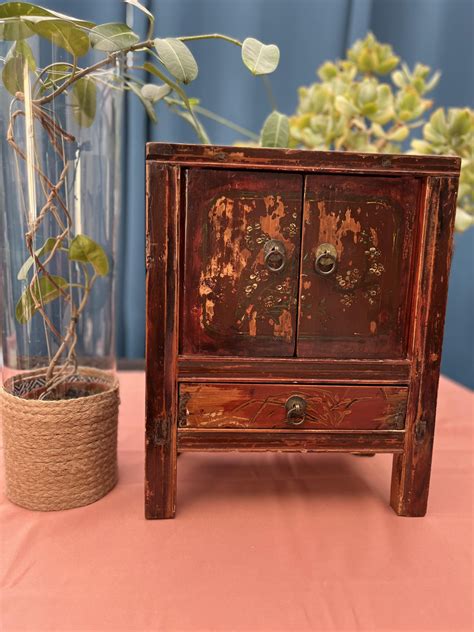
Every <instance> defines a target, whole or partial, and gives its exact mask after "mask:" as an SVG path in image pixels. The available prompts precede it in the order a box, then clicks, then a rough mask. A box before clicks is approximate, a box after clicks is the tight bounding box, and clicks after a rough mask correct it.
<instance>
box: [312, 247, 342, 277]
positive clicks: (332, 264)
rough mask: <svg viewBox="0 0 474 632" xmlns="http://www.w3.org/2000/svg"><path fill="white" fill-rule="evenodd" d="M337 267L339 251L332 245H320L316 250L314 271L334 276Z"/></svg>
mask: <svg viewBox="0 0 474 632" xmlns="http://www.w3.org/2000/svg"><path fill="white" fill-rule="evenodd" d="M336 265H337V250H336V249H335V247H334V246H333V245H332V244H320V245H319V246H318V248H317V250H316V259H315V261H314V269H315V271H316V272H317V273H318V274H322V275H323V276H326V275H328V274H332V273H333V272H334V270H335V269H336Z"/></svg>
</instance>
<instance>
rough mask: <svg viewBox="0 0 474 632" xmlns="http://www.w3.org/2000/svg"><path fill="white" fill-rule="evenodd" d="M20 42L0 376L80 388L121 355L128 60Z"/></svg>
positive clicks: (1, 172) (0, 231) (8, 77)
mask: <svg viewBox="0 0 474 632" xmlns="http://www.w3.org/2000/svg"><path fill="white" fill-rule="evenodd" d="M21 42H22V43H21V46H20V47H19V45H18V42H12V41H1V42H0V73H1V78H2V80H1V81H0V159H1V169H0V243H1V252H0V262H1V272H2V274H1V282H0V289H1V295H0V302H1V307H2V344H3V383H4V385H5V384H8V385H9V390H10V391H12V392H13V394H16V395H19V396H22V397H28V398H34V399H45V400H48V399H56V400H57V399H64V398H66V399H68V398H76V397H81V396H85V395H90V394H94V393H95V392H97V390H100V384H99V383H100V380H99V379H97V375H98V374H99V373H100V372H105V373H112V374H113V373H114V371H115V364H116V363H115V296H114V294H115V284H116V272H117V239H118V226H119V216H120V210H121V199H120V198H121V157H122V109H123V84H122V60H121V59H120V57H118V56H109V57H108V58H107V60H106V61H104V57H105V55H104V54H102V55H101V56H99V55H98V54H96V53H92V54H91V53H89V55H88V56H86V57H84V58H81V59H80V65H79V64H78V65H77V67H76V68H74V64H72V62H71V56H70V55H69V54H68V53H67V52H66V51H65V50H64V49H62V48H59V47H58V46H56V45H55V44H53V43H52V42H50V41H47V40H45V39H44V38H40V37H38V36H37V35H33V36H32V37H29V38H28V39H25V40H22V41H21ZM25 44H26V45H27V48H26V47H25ZM15 47H16V48H15ZM18 51H20V53H21V54H22V58H21V59H20V62H18ZM98 61H100V62H101V63H99V64H98ZM93 65H95V66H97V68H96V70H94V71H93V72H84V70H85V69H86V68H90V67H91V66H93ZM71 72H72V73H74V75H75V78H74V81H71V82H70V83H69V81H70V78H71ZM81 73H82V74H81ZM25 374H26V376H31V379H27V380H25ZM94 376H95V377H94Z"/></svg>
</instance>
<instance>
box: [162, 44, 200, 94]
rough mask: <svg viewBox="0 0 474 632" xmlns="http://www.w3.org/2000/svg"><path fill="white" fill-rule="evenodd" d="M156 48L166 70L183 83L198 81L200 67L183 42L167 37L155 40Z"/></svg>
mask: <svg viewBox="0 0 474 632" xmlns="http://www.w3.org/2000/svg"><path fill="white" fill-rule="evenodd" d="M154 43H155V48H156V52H157V53H158V57H159V58H160V61H161V63H162V64H163V66H164V67H165V68H166V70H167V71H168V72H169V73H170V74H171V75H173V77H175V78H176V79H177V80H178V81H181V82H182V83H189V82H190V81H193V80H194V79H196V77H197V75H198V66H197V63H196V60H195V59H194V57H193V54H192V53H191V51H190V50H189V48H188V47H187V46H186V44H184V42H182V41H181V40H178V39H174V38H172V37H167V38H165V39H160V38H157V39H155V42H154Z"/></svg>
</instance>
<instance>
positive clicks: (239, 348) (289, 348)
mask: <svg viewBox="0 0 474 632" xmlns="http://www.w3.org/2000/svg"><path fill="white" fill-rule="evenodd" d="M302 189H303V179H302V177H301V176H299V175H290V174H281V175H277V174H273V173H262V172H245V171H219V170H212V169H191V170H189V171H188V172H187V184H186V238H185V269H184V291H183V326H182V344H181V351H182V352H183V353H185V354H191V353H208V354H215V355H241V356H252V355H257V356H292V355H293V354H294V351H295V343H296V340H295V332H296V311H297V305H296V303H297V294H298V282H299V277H298V275H299V260H300V241H301V215H302V211H301V206H302ZM270 240H274V242H272V243H275V244H276V246H275V247H276V249H277V252H274V253H270V254H269V256H268V257H267V259H266V258H265V257H266V254H267V253H268V248H269V246H271V244H269V245H268V246H267V249H266V244H267V242H269V241H270ZM280 268H281V269H280Z"/></svg>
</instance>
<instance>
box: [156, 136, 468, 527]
mask: <svg viewBox="0 0 474 632" xmlns="http://www.w3.org/2000/svg"><path fill="white" fill-rule="evenodd" d="M459 168H460V161H459V160H458V159H457V158H453V157H439V156H436V157H435V156H423V157H421V156H395V155H375V154H353V153H338V152H309V151H298V150H279V149H242V148H232V147H211V146H193V145H170V144H161V143H150V144H149V145H148V146H147V249H146V267H147V340H146V363H147V392H146V499H145V504H146V516H147V518H171V517H173V516H174V514H175V507H176V463H177V453H178V451H179V452H186V451H189V450H219V451H226V450H242V451H263V450H276V451H303V452H327V451H331V452H349V453H351V452H353V453H364V454H375V453H377V452H389V453H393V454H394V464H393V475H392V491H391V505H392V507H393V508H394V510H395V511H396V512H397V513H398V514H400V515H407V516H421V515H424V513H425V512H426V505H427V498H428V487H429V477H430V469H431V454H432V447H433V435H434V424H435V412H436V394H437V385H438V377H439V366H440V355H441V346H442V335H443V325H444V313H445V307H446V297H447V284H448V274H449V265H450V259H451V249H452V231H453V221H454V213H455V206H456V203H455V202H456V192H457V184H458V177H459Z"/></svg>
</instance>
